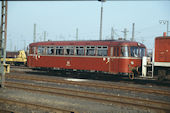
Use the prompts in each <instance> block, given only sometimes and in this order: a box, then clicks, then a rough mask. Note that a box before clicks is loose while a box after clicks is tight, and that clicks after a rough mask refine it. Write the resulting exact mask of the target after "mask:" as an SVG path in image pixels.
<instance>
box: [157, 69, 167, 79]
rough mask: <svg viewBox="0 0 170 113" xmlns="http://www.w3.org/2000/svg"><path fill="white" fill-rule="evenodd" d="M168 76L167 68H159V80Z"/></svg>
mask: <svg viewBox="0 0 170 113" xmlns="http://www.w3.org/2000/svg"><path fill="white" fill-rule="evenodd" d="M165 77H166V70H158V80H159V81H163V80H165Z"/></svg>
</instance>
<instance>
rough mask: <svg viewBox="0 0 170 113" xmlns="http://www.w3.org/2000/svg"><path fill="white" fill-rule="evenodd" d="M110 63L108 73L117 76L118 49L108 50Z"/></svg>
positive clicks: (115, 47)
mask: <svg viewBox="0 0 170 113" xmlns="http://www.w3.org/2000/svg"><path fill="white" fill-rule="evenodd" d="M110 50H111V51H110V52H111V53H110V57H111V62H110V65H109V72H111V73H114V74H117V73H118V72H119V47H117V46H114V47H111V49H110Z"/></svg>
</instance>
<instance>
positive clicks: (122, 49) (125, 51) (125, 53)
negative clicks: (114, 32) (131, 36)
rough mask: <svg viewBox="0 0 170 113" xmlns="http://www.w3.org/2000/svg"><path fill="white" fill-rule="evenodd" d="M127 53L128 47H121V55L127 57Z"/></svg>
mask: <svg viewBox="0 0 170 113" xmlns="http://www.w3.org/2000/svg"><path fill="white" fill-rule="evenodd" d="M128 53H129V51H128V47H127V46H123V47H121V56H123V57H128Z"/></svg>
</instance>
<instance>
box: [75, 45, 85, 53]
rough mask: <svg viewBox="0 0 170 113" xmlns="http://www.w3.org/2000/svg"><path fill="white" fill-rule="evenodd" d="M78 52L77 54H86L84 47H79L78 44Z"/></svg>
mask: <svg viewBox="0 0 170 113" xmlns="http://www.w3.org/2000/svg"><path fill="white" fill-rule="evenodd" d="M76 54H77V55H84V47H82V46H81V47H79V46H77V47H76Z"/></svg>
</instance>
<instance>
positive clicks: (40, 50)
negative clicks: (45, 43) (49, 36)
mask: <svg viewBox="0 0 170 113" xmlns="http://www.w3.org/2000/svg"><path fill="white" fill-rule="evenodd" d="M43 51H44V47H41V46H39V47H38V54H39V55H42V54H43Z"/></svg>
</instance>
